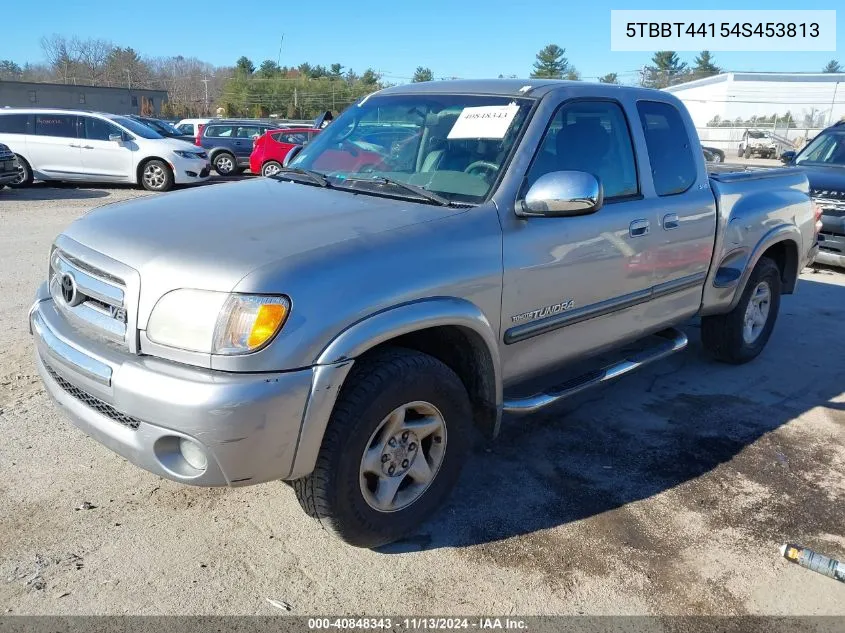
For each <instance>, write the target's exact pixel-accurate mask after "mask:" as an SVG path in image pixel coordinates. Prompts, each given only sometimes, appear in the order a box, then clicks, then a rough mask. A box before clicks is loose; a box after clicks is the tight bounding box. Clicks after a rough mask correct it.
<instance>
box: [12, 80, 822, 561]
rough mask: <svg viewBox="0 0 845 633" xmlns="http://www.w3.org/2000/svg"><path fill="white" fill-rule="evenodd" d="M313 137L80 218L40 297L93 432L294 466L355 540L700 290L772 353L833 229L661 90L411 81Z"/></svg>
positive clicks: (263, 478)
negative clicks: (710, 140) (235, 168)
mask: <svg viewBox="0 0 845 633" xmlns="http://www.w3.org/2000/svg"><path fill="white" fill-rule="evenodd" d="M297 149H298V151H297V152H291V154H290V155H289V156H288V158H287V159H286V165H285V166H284V167H283V168H282V169H281V170H280V171H279V172H278V173H277V174H274V175H273V176H272V177H268V178H256V179H252V180H249V181H244V182H239V183H234V184H225V185H223V184H221V185H213V186H206V187H202V188H199V189H195V190H192V191H177V192H174V193H170V194H161V195H151V196H148V197H142V198H139V199H136V200H132V201H128V202H121V203H117V204H110V205H106V206H104V207H101V208H99V209H97V210H95V211H93V212H91V213H89V214H87V215H85V216H84V217H81V218H79V219H78V220H76V221H75V222H73V223H72V224H71V225H70V226H69V227H67V229H66V230H65V231H64V232H63V233H62V234H61V235H59V236H58V237H57V239H56V240H55V242H54V244H53V245H52V248H51V251H50V253H49V259H48V261H49V265H48V266H47V281H46V282H45V283H44V284H43V285H42V286H41V287H40V288H39V289H38V291H37V296H36V301H35V303H34V305H33V306H32V308H31V311H30V314H29V323H30V329H31V331H32V333H33V335H34V341H35V347H36V352H37V353H36V360H37V366H38V371H39V372H40V375H41V378H42V380H43V381H44V385H45V386H46V389H47V391H48V392H49V393H50V394H51V396H52V397H53V398H54V399H55V401H56V402H57V403H58V404H60V405H61V407H62V409H63V410H64V412H65V413H66V415H67V417H68V418H70V420H71V421H72V422H73V423H74V424H75V425H76V426H78V427H79V428H80V429H81V430H82V431H83V432H85V433H87V434H88V435H89V436H91V437H93V438H94V439H96V440H97V441H99V442H101V443H103V444H105V445H106V446H108V447H109V448H111V449H112V450H113V451H115V452H116V453H118V454H120V455H122V456H123V457H125V458H126V459H127V460H129V461H131V462H133V463H135V464H137V465H138V466H140V467H141V468H145V469H147V470H149V471H150V472H152V473H155V474H157V475H160V476H162V477H166V478H168V479H172V480H174V481H177V482H181V483H184V484H193V485H197V486H245V485H251V484H258V483H262V482H270V481H274V480H285V481H287V482H289V483H290V484H291V486H292V487H293V489H294V491H295V493H296V495H297V497H298V499H299V501H300V503H301V505H302V507H303V509H304V510H305V512H306V513H307V514H309V515H310V516H312V517H314V518H316V519H317V520H318V521H319V523H320V524H322V526H323V527H324V528H326V529H327V530H329V531H330V532H332V533H334V534H335V535H337V536H339V537H340V538H341V539H344V540H345V541H346V542H348V543H350V544H352V545H355V546H361V547H374V546H378V545H380V544H384V543H387V542H390V541H393V540H396V539H399V538H400V537H402V536H403V535H405V534H407V533H409V532H411V531H413V530H414V529H415V528H416V527H417V526H418V525H419V524H420V523H421V522H422V521H423V520H425V519H426V518H427V517H429V516H430V515H431V514H432V513H433V512H434V511H435V509H436V508H437V507H438V505H439V504H441V502H443V500H444V498H445V497H446V496H447V494H448V493H449V491H450V489H451V488H452V486H453V484H454V483H455V481H456V479H457V478H458V475H459V471H460V470H461V466H462V465H463V463H464V462H465V461H466V460H467V459H468V453H469V449H470V445H471V442H472V440H473V437H474V436H475V435H476V434H479V435H483V436H488V437H494V436H496V434H497V432H498V431H499V427H500V423H501V420H502V418H503V416H505V415H507V416H508V417H509V418H510V421H511V423H513V422H515V420H516V419H517V416H520V415H525V414H530V413H532V412H535V411H538V410H541V409H543V408H545V407H549V406H552V405H554V404H555V403H558V402H560V401H561V400H564V399H566V398H568V397H570V396H572V395H574V394H576V393H579V392H581V391H583V390H585V389H587V388H590V387H594V386H597V385H601V384H604V383H606V382H608V381H611V380H614V379H616V378H619V377H620V376H623V375H625V374H627V373H629V372H631V371H633V370H636V369H637V368H639V367H642V366H643V365H646V364H648V363H651V362H654V361H657V360H659V359H662V358H665V357H667V356H669V355H670V354H673V353H677V352H680V351H681V350H683V348H684V347H685V346H686V345H687V337H686V336H685V334H684V333H683V331H682V330H680V329H678V328H679V326H681V325H683V324H684V323H685V322H687V321H688V320H690V319H691V318H693V317H696V316H698V317H700V319H701V337H702V342H703V345H704V347H705V348H706V349H707V350H709V352H710V353H711V354H712V355H713V357H715V359H717V360H720V361H725V362H728V363H744V362H747V361H750V360H752V359H754V358H755V357H756V356H757V355H758V354H760V352H761V351H762V350H763V348H764V347H765V345H766V343H767V341H768V340H769V337H770V335H771V333H772V328H773V327H774V325H775V320H776V318H777V315H778V308H779V306H780V300H781V296H782V295H784V294H791V293H793V292H794V291H795V288H796V285H797V283H798V277H799V272H800V271H801V269H802V267H803V266H805V265H806V264H808V263H809V262H810V261H811V260H812V259H813V257H814V255H815V253H816V249H817V231H818V212H817V211H815V210H814V208H813V206H812V205H811V201H810V199H809V197H808V184H807V178H806V176H805V175H804V173H803V172H801V171H800V170H798V169H790V168H778V169H770V170H762V171H758V172H741V173H732V172H730V171H724V172H720V173H714V174H712V175H708V173H707V171H706V169H705V163H704V157H703V156H702V153H701V151H700V144H699V141H698V138H697V136H696V132H695V128H694V126H693V123H692V120H691V119H690V116H689V114H688V113H687V111H686V110H685V108H684V107H683V105H682V104H681V103H680V101H678V99H676V98H675V97H673V96H672V95H671V94H668V93H665V92H660V91H654V90H646V89H640V88H632V87H621V86H613V85H604V84H599V85H595V84H588V83H582V82H567V81H551V80H544V79H532V80H522V81H516V80H499V81H453V82H426V83H418V84H414V85H411V86H399V87H391V88H387V89H384V90H380V91H378V92H376V93H373V94H371V95H369V96H367V97H365V98H362V99H361V100H359V101H358V102H357V103H355V104H353V105H352V106H350V107H349V108H348V109H347V110H346V111H345V112H343V113H342V115H341V116H339V117H338V118H337V119H335V120H334V121H333V122H332V124H331V125H329V126H328V127H327V128H326V129H325V130H324V131H323V132H322V133H321V134H320V135H319V136H317V137H316V138H315V139H314V140H313V141H312V142H311V143H309V144H308V145H306V146H304V147H301V148H297ZM634 343H636V346H635V347H632V344H634ZM631 349H636V351H631ZM599 358H602V359H607V360H606V362H604V363H603V364H602V363H598V362H596V359H599ZM591 364H592V366H591V367H590V365H591ZM581 367H590V368H589V369H583V370H581V369H580V368H581ZM573 368H579V369H578V370H577V371H575V370H573ZM567 369H569V370H570V373H569V376H568V377H567V378H566V379H565V380H562V381H559V382H555V381H554V380H552V379H551V378H550V377H552V376H556V375H559V373H560V372H561V371H565V370H567ZM541 383H542V384H543V386H542V388H538V389H537V390H536V391H532V390H531V388H530V385H533V384H541Z"/></svg>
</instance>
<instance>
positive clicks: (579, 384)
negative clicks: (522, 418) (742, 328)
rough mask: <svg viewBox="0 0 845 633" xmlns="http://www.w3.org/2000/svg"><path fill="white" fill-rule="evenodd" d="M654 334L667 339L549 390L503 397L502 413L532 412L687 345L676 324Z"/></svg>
mask: <svg viewBox="0 0 845 633" xmlns="http://www.w3.org/2000/svg"><path fill="white" fill-rule="evenodd" d="M654 336H659V337H661V338H665V339H667V341H666V342H665V343H661V344H660V345H657V346H655V347H652V348H651V349H647V350H643V351H642V352H638V353H636V354H634V355H633V356H631V357H629V358H626V359H624V360H622V361H619V362H618V363H615V364H613V365H609V366H608V367H605V368H604V369H598V370H594V371H591V372H588V373H586V374H583V375H581V376H578V377H576V378H573V379H572V380H568V381H566V382H565V383H563V384H561V385H558V386H557V387H555V388H554V389H552V390H550V391H549V392H543V393H538V394H536V395H533V396H528V397H527V398H515V399H513V400H505V402H504V405H503V410H504V412H505V413H515V414H525V413H534V412H535V411H539V410H540V409H543V408H545V407H547V406H549V405H550V404H555V403H556V402H560V401H561V400H563V399H565V398H569V397H570V396H574V395H575V394H576V393H580V392H582V391H584V390H585V389H590V388H591V387H596V386H598V385H601V384H603V383H606V382H608V381H610V380H614V379H616V378H619V377H620V376H624V375H625V374H628V373H631V372H632V371H634V370H636V369H639V368H640V367H643V366H645V365H648V364H649V363H652V362H654V361H656V360H660V359H661V358H666V357H667V356H671V355H672V354H674V353H675V352H680V351H681V350H682V349H684V348H685V347H686V346H687V342H688V341H687V335H686V334H684V333H683V332H681V331H680V330H676V329H675V328H669V329H668V330H662V331H660V332H657V333H656V334H654Z"/></svg>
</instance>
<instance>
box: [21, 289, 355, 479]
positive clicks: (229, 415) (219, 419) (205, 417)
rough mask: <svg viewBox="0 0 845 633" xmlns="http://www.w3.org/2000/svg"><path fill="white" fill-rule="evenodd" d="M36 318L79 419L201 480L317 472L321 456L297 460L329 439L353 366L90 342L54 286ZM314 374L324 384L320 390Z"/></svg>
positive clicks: (139, 457) (39, 358)
mask: <svg viewBox="0 0 845 633" xmlns="http://www.w3.org/2000/svg"><path fill="white" fill-rule="evenodd" d="M29 320H30V331H31V332H32V333H33V335H34V339H35V347H36V364H37V367H38V371H39V373H40V375H41V379H42V380H43V381H44V385H45V386H46V388H47V391H48V393H49V394H50V395H51V396H52V398H53V399H54V400H55V401H56V402H57V403H58V404H59V405H61V406H62V408H63V409H64V410H65V412H66V413H67V415H68V417H69V418H70V419H71V420H72V422H73V423H74V424H75V425H76V426H77V427H79V428H80V429H81V430H82V431H84V432H85V433H87V434H88V435H90V436H91V437H93V438H94V439H96V440H97V441H99V442H100V443H102V444H104V445H106V446H107V447H109V448H110V449H112V450H113V451H115V452H116V453H118V454H120V455H122V456H123V457H125V458H126V459H128V460H129V461H131V462H132V463H134V464H136V465H137V466H140V467H141V468H144V469H146V470H148V471H150V472H153V473H155V474H157V475H161V476H162V477H166V478H168V479H172V480H174V481H179V482H182V483H186V484H192V485H198V486H227V485H229V486H232V485H248V484H255V483H261V482H264V481H270V480H274V479H284V478H295V477H298V476H302V475H304V474H307V473H308V472H310V470H312V469H313V465H314V464H313V461H311V460H310V459H309V460H306V462H305V463H303V460H302V455H300V459H299V461H298V462H297V463H296V466H297V468H296V469H295V468H294V465H295V462H296V456H297V449H298V448H299V447H300V446H302V448H303V449H304V452H305V453H307V452H308V450H307V448H308V447H313V446H314V445H315V443H316V446H317V447H319V444H320V442H321V441H322V432H323V431H324V429H325V426H326V423H327V421H328V415H329V414H330V412H331V409H332V408H333V405H334V399H335V397H336V395H337V392H338V390H339V386H340V384H341V383H342V381H343V378H344V377H345V376H346V373H347V372H348V370H349V366H350V365H351V362H348V363H344V364H341V365H332V366H321V367H316V368H313V369H311V368H309V369H303V370H298V371H290V372H278V373H270V374H268V373H262V374H235V373H228V372H221V371H214V370H209V369H201V368H194V367H188V366H185V365H180V364H176V363H171V362H168V361H163V360H159V359H156V358H151V357H149V356H137V355H134V354H131V353H128V352H126V351H125V350H121V349H119V348H117V347H115V346H113V345H112V344H110V343H108V342H105V341H103V342H102V343H100V342H96V341H93V340H91V339H87V338H86V339H84V347H83V346H82V345H80V343H79V342H78V341H79V334H78V333H77V332H76V330H74V329H72V328H71V327H70V326H69V324H68V323H67V321H65V320H64V318H63V316H62V315H61V314H60V313H59V312H58V310H57V309H56V307H55V305H54V304H53V301H52V299H50V298H49V294H48V293H47V292H46V289H45V288H44V286H42V288H40V289H39V291H38V295H37V297H36V302H35V304H34V305H33V306H32V309H31V310H30V313H29ZM312 382H314V383H315V384H319V386H320V390H316V389H315V392H314V393H313V394H312ZM306 406H307V408H308V409H309V411H310V413H306ZM318 415H319V416H320V419H317V418H316V417H315V416H318ZM180 438H185V439H187V440H190V441H192V442H194V443H196V444H197V445H199V447H201V449H202V451H203V453H204V454H205V455H206V457H207V467H206V468H205V469H203V470H200V469H197V468H195V467H193V466H191V465H190V463H188V462H187V461H186V460H185V459H184V457H183V454H182V453H181V452H180V449H179V444H180V442H179V440H180ZM311 450H312V451H313V448H312V449H311ZM314 458H316V455H314Z"/></svg>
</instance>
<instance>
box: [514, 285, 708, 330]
mask: <svg viewBox="0 0 845 633" xmlns="http://www.w3.org/2000/svg"><path fill="white" fill-rule="evenodd" d="M706 278H707V273H706V272H700V273H695V274H694V275H688V276H686V277H681V278H680V279H673V280H672V281H667V282H665V283H662V284H658V285H657V286H652V287H651V288H647V289H645V290H638V291H637V292H631V293H629V294H624V295H620V296H618V297H614V298H613V299H607V300H606V301H599V302H598V303H593V304H590V305H587V306H583V307H581V308H577V309H575V310H569V311H567V312H563V313H560V314H555V315H553V316H550V317H546V318H545V319H540V320H539V321H533V322H531V323H524V324H522V325H517V326H514V327H512V328H510V329H508V330H507V331H506V332H505V336H504V342H505V345H511V344H513V343H519V342H520V341H524V340H526V339H529V338H533V337H535V336H539V335H540V334H546V333H548V332H552V331H554V330H557V329H559V328H562V327H566V326H568V325H575V324H576V323H581V322H583V321H587V320H589V319H595V318H597V317H600V316H605V315H608V314H612V313H613V312H618V311H619V310H625V309H627V308H632V307H634V306H637V305H640V304H642V303H647V302H649V301H651V300H652V299H658V298H660V297H665V296H666V295H670V294H673V293H676V292H681V291H682V290H687V289H689V288H693V287H695V286H700V285H702V284H703V283H704V280H705V279H706Z"/></svg>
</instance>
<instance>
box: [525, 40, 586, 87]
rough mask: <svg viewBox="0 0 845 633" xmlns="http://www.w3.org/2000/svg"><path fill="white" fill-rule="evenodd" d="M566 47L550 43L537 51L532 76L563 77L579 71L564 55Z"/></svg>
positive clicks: (544, 77)
mask: <svg viewBox="0 0 845 633" xmlns="http://www.w3.org/2000/svg"><path fill="white" fill-rule="evenodd" d="M565 54H566V49H565V48H561V47H560V46H558V45H557V44H549V45H548V46H546V47H544V48H543V49H542V50H541V51H540V52H539V53H537V59H536V61H535V62H534V70H533V71H532V72H531V77H532V78H535V79H562V78H563V77H564V76H566V75H568V74H569V73H573V72H577V71H575V69H574V68H572V66H570V65H569V60H568V59H566V57H565V56H564V55H565Z"/></svg>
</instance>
